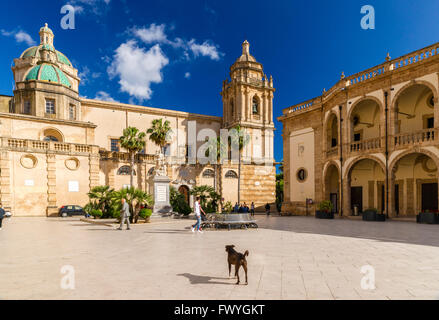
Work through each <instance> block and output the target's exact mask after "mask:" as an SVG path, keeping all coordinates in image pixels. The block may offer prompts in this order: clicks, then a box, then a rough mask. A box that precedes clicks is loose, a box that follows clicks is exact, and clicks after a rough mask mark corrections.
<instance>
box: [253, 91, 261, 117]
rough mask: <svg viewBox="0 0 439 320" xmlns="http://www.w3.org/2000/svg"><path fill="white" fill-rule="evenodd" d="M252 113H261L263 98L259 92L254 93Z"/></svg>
mask: <svg viewBox="0 0 439 320" xmlns="http://www.w3.org/2000/svg"><path fill="white" fill-rule="evenodd" d="M251 101H252V105H251V106H252V114H255V115H260V114H261V99H260V98H259V96H258V95H257V94H254V95H253V97H252V100H251Z"/></svg>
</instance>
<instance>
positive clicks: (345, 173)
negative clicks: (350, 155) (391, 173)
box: [343, 155, 386, 181]
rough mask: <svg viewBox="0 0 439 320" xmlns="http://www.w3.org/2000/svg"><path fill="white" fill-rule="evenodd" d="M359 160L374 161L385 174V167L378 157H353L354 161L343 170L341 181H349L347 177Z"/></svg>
mask: <svg viewBox="0 0 439 320" xmlns="http://www.w3.org/2000/svg"><path fill="white" fill-rule="evenodd" d="M361 160H372V161H375V162H377V163H378V164H379V165H380V167H381V169H383V171H384V172H386V165H385V164H384V162H383V161H382V160H381V159H380V158H378V157H376V156H374V155H362V156H359V157H355V159H354V160H352V161H351V162H350V163H349V164H348V165H347V167H346V168H345V169H344V174H343V179H346V181H347V179H349V175H350V173H351V170H352V168H353V167H355V165H356V164H357V163H358V162H360V161H361Z"/></svg>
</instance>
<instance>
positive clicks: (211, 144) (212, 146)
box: [205, 137, 227, 191]
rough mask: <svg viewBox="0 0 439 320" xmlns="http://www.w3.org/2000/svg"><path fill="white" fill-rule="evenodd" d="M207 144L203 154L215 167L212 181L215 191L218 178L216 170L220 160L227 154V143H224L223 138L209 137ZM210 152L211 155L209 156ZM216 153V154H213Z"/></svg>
mask: <svg viewBox="0 0 439 320" xmlns="http://www.w3.org/2000/svg"><path fill="white" fill-rule="evenodd" d="M207 144H208V148H207V149H206V152H205V155H206V157H207V158H209V160H210V162H211V164H212V162H213V166H214V168H215V179H214V180H215V181H214V186H215V191H216V190H217V185H218V182H219V181H218V180H219V179H217V176H218V174H217V171H218V168H219V166H220V165H221V163H222V160H223V159H224V157H225V156H226V154H227V145H226V144H225V143H224V141H223V139H221V137H217V138H210V139H209V140H208V141H207ZM211 152H212V154H213V155H212V157H210V155H211ZM215 153H216V156H215Z"/></svg>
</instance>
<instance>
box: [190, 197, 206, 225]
mask: <svg viewBox="0 0 439 320" xmlns="http://www.w3.org/2000/svg"><path fill="white" fill-rule="evenodd" d="M194 211H195V215H196V216H197V223H196V224H195V225H194V226H193V227H192V232H195V229H197V230H198V232H199V233H203V231H201V230H200V227H201V212H203V214H204V215H206V213H205V212H204V210H203V208H201V205H200V197H197V199H196V201H195V205H194Z"/></svg>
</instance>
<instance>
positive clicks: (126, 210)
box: [119, 198, 131, 230]
mask: <svg viewBox="0 0 439 320" xmlns="http://www.w3.org/2000/svg"><path fill="white" fill-rule="evenodd" d="M120 214H121V218H122V219H121V220H122V221H121V222H120V227H119V230H122V227H123V225H124V223H125V221H126V222H127V230H131V228H130V217H131V213H130V206H129V205H128V203H127V201H126V200H125V198H122V210H121V212H120Z"/></svg>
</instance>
